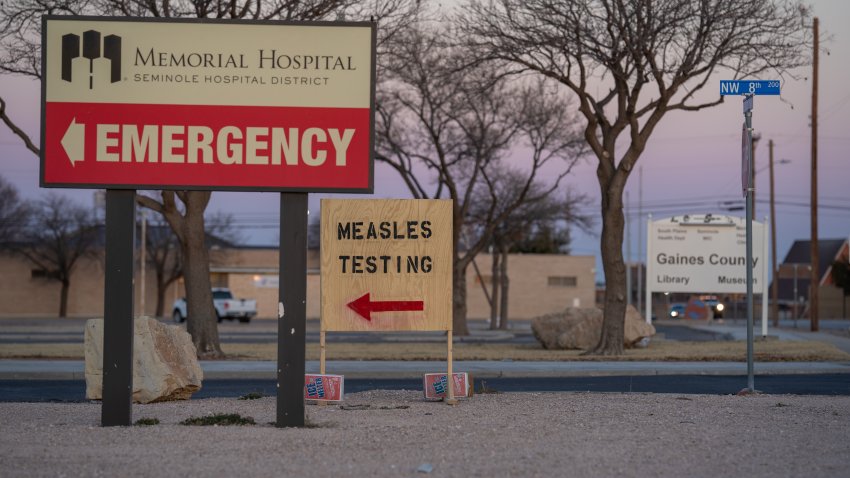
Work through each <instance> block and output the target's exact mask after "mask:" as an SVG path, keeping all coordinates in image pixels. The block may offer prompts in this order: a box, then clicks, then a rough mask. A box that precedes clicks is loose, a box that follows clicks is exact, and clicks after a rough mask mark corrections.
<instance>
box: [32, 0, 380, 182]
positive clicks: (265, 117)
mask: <svg viewBox="0 0 850 478" xmlns="http://www.w3.org/2000/svg"><path fill="white" fill-rule="evenodd" d="M43 36H44V38H43V45H44V55H43V86H42V89H43V91H42V108H43V115H42V159H41V161H42V168H41V185H42V186H47V187H98V188H101V187H106V188H112V189H213V190H274V191H302V192H308V191H335V192H371V191H372V189H373V184H372V181H373V180H372V178H373V170H372V168H373V164H372V159H371V151H372V143H373V131H372V120H373V106H374V93H373V92H374V81H375V57H374V55H375V53H374V45H375V27H374V25H373V24H364V23H344V22H332V23H311V24H287V23H273V22H236V21H226V22H223V21H221V22H218V21H207V20H204V21H197V20H185V21H181V20H169V21H164V20H152V19H128V18H121V19H118V18H107V19H104V18H100V17H97V18H89V17H57V16H48V17H46V18H45V20H44V24H43Z"/></svg>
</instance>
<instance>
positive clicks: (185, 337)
mask: <svg viewBox="0 0 850 478" xmlns="http://www.w3.org/2000/svg"><path fill="white" fill-rule="evenodd" d="M134 328H135V334H134V337H133V401H134V402H136V403H151V402H164V401H169V400H187V399H189V398H190V397H191V396H192V394H193V393H195V392H197V391H198V390H200V389H201V381H202V380H203V376H204V374H203V371H202V370H201V366H200V364H199V363H198V357H197V352H196V350H195V346H194V344H192V338H191V337H190V336H189V334H188V333H187V332H186V331H185V330H183V329H182V328H180V327H177V326H174V325H166V324H163V323H161V322H159V321H158V320H156V319H152V318H150V317H142V318H138V319H135V320H134ZM85 353H86V398H88V399H93V400H100V399H101V398H103V319H91V320H89V321H87V322H86V332H85Z"/></svg>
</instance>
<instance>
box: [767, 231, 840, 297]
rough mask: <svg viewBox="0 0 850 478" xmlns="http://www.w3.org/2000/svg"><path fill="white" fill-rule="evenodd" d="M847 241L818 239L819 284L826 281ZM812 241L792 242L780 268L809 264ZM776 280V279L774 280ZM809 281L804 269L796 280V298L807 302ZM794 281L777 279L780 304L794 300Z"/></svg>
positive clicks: (782, 278) (791, 278)
mask: <svg viewBox="0 0 850 478" xmlns="http://www.w3.org/2000/svg"><path fill="white" fill-rule="evenodd" d="M846 244H847V239H819V240H818V270H819V271H818V272H819V274H818V277H820V283H821V284H823V283H824V281H825V280H826V277H827V274H829V271H830V267H832V263H833V262H834V261H835V260H836V259H838V256H839V254H840V253H841V251H842V248H843V247H846V246H845V245H846ZM811 248H812V241H810V240H799V241H794V244H792V245H791V248H790V249H788V253H787V254H786V255H785V260H783V261H782V262H781V263H780V267H782V266H785V267H791V266H793V264H798V265H799V266H808V265H810V264H811V254H812V249H811ZM774 280H776V278H774ZM810 281H811V277H810V275H809V273H808V269H807V268H804V269H801V270H800V275H799V276H798V277H797V278H796V289H797V294H796V295H797V297H798V298H799V297H802V298H803V300H804V301H805V300H808V298H809V283H810ZM794 283H795V279H794V278H793V277H790V278H788V277H781V278H779V283H778V286H779V294H778V296H779V301H780V302H790V301H793V300H794V285H795V284H794ZM770 287H773V283H772V282H771V284H770Z"/></svg>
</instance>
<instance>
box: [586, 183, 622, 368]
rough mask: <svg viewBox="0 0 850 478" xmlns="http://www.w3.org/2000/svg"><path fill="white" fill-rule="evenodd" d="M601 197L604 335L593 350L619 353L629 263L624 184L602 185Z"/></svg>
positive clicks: (611, 353)
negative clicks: (625, 258)
mask: <svg viewBox="0 0 850 478" xmlns="http://www.w3.org/2000/svg"><path fill="white" fill-rule="evenodd" d="M603 191H605V192H604V193H603V195H604V196H606V197H604V198H603V201H602V218H603V220H602V238H601V250H602V269H603V270H604V272H605V306H604V308H603V318H602V335H601V337H600V338H599V343H598V344H597V345H596V347H594V348H593V349H591V350H589V351H588V353H591V354H601V355H620V354H622V353H623V333H624V323H625V319H626V293H627V292H626V264H625V262H624V261H623V231H624V225H625V218H624V217H623V188H622V185H617V186H613V185H612V186H609V187H608V188H605V189H603Z"/></svg>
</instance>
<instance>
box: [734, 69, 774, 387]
mask: <svg viewBox="0 0 850 478" xmlns="http://www.w3.org/2000/svg"><path fill="white" fill-rule="evenodd" d="M780 87H781V83H780V82H779V81H778V80H721V81H720V94H721V95H723V96H726V95H744V136H745V138H744V143H745V144H744V148H742V153H743V157H742V158H741V160H742V164H743V165H744V167H743V168H741V169H742V174H744V175H745V176H746V177H742V178H741V181H742V184H744V185H746V187H745V188H744V190H745V191H744V192H745V195H746V198H747V217H746V221H747V259H746V261H747V388H746V390H747V391H748V392H750V393H752V392H754V391H755V378H754V372H753V262H752V260H753V193H754V192H755V187H756V185H755V184H753V180H752V175H751V174H750V171H752V170H753V167H754V161H753V159H754V158H753V97H754V96H755V95H774V96H775V95H779V94H780Z"/></svg>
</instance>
